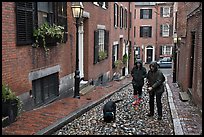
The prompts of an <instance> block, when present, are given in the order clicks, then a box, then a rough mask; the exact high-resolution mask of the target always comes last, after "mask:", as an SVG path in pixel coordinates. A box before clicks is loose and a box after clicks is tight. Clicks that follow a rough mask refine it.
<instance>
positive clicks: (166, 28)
mask: <svg viewBox="0 0 204 137" xmlns="http://www.w3.org/2000/svg"><path fill="white" fill-rule="evenodd" d="M162 36H163V37H168V36H169V24H163V25H162Z"/></svg>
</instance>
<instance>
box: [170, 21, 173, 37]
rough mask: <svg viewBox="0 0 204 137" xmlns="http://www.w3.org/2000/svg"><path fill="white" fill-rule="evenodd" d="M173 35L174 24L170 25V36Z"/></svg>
mask: <svg viewBox="0 0 204 137" xmlns="http://www.w3.org/2000/svg"><path fill="white" fill-rule="evenodd" d="M172 35H173V26H172V24H170V25H169V36H172Z"/></svg>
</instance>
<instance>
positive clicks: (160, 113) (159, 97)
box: [149, 91, 163, 117]
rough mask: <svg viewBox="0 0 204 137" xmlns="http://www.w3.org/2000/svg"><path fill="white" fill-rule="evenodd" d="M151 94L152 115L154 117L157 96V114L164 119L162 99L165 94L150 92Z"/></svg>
mask: <svg viewBox="0 0 204 137" xmlns="http://www.w3.org/2000/svg"><path fill="white" fill-rule="evenodd" d="M150 92H151V93H149V107H150V114H151V115H154V96H155V95H156V104H157V113H158V116H161V117H162V103H161V97H162V93H163V92H159V93H158V92H156V91H150Z"/></svg>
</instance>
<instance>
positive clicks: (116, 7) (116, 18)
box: [114, 3, 119, 28]
mask: <svg viewBox="0 0 204 137" xmlns="http://www.w3.org/2000/svg"><path fill="white" fill-rule="evenodd" d="M114 6H115V15H114V16H115V24H114V25H115V27H116V28H117V27H118V22H117V20H118V7H119V6H118V4H117V3H114Z"/></svg>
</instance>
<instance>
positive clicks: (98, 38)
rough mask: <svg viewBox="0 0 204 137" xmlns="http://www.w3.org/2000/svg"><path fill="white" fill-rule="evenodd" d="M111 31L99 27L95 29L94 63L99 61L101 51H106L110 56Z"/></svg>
mask: <svg viewBox="0 0 204 137" xmlns="http://www.w3.org/2000/svg"><path fill="white" fill-rule="evenodd" d="M108 44H109V31H107V30H104V29H98V30H96V31H94V64H96V63H97V62H99V52H101V51H104V52H106V53H107V56H108Z"/></svg>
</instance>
